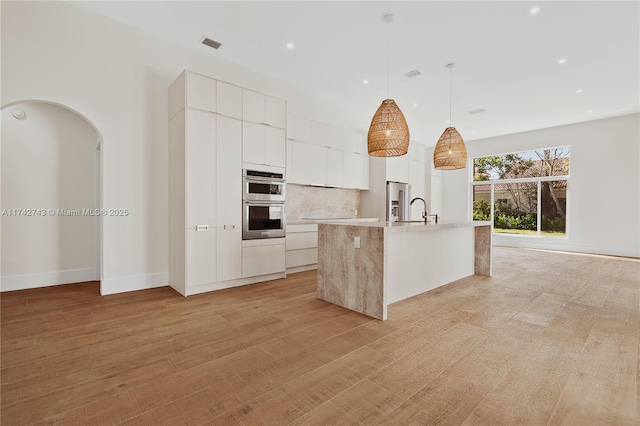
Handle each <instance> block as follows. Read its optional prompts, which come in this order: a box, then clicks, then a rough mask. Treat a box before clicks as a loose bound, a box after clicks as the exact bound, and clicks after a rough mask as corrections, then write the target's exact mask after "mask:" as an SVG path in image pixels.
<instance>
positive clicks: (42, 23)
mask: <svg viewBox="0 0 640 426" xmlns="http://www.w3.org/2000/svg"><path fill="white" fill-rule="evenodd" d="M0 7H1V11H2V27H1V30H2V52H1V53H2V69H1V71H2V91H1V93H2V102H1V104H2V105H7V104H8V103H11V102H17V101H20V100H24V99H43V100H48V101H52V102H56V103H59V104H62V105H66V106H68V107H70V108H72V109H73V110H75V111H78V112H80V113H81V114H83V115H84V116H85V117H87V118H88V119H89V120H90V121H91V123H93V124H94V126H95V127H96V128H97V129H98V131H99V132H100V133H101V134H102V136H103V146H102V151H101V152H102V156H103V170H102V173H103V175H102V185H103V199H102V206H103V207H104V208H113V209H115V208H127V209H129V210H130V212H131V214H130V216H128V217H124V218H123V217H105V218H104V222H103V230H102V231H103V259H102V260H103V277H102V293H103V294H108V293H113V292H118V291H128V290H135V289H142V288H149V287H154V286H162V285H166V284H167V282H168V277H167V270H168V213H167V207H168V204H167V203H168V173H167V166H168V159H167V155H168V145H167V138H168V136H167V127H168V126H167V89H168V87H169V85H170V84H171V83H172V82H173V80H174V79H175V78H176V77H177V76H178V75H179V74H180V72H181V71H182V70H183V69H190V70H192V71H195V72H199V73H201V74H205V75H208V76H211V77H214V78H216V79H219V80H223V81H227V82H230V83H234V84H237V85H240V86H244V87H248V88H251V89H254V90H257V91H261V92H263V93H267V94H269V95H272V96H276V97H279V98H283V99H287V100H288V101H289V102H288V114H289V116H290V115H291V114H295V115H299V116H302V117H307V118H309V119H312V120H316V121H320V122H324V123H328V124H333V125H335V126H337V127H342V128H345V129H349V130H358V131H361V132H364V131H366V130H367V129H366V126H367V125H368V123H369V121H370V119H371V117H370V116H369V114H370V111H359V110H357V109H355V108H354V107H353V106H352V105H348V104H339V103H337V102H335V101H334V100H332V99H327V98H325V97H322V96H321V95H312V94H310V93H307V92H303V91H302V90H300V89H299V88H297V87H295V86H292V85H289V84H286V83H283V82H280V81H278V80H276V79H273V78H270V77H267V76H265V75H262V74H259V73H256V72H253V71H250V70H247V69H245V68H241V67H239V66H237V65H235V64H231V63H227V62H224V61H222V60H220V59H218V58H217V53H216V52H215V51H212V50H211V49H209V48H206V47H204V46H200V45H198V46H194V47H193V48H191V47H187V46H184V45H181V44H178V43H175V42H171V41H168V40H165V39H161V38H158V37H156V36H153V35H150V34H148V33H145V32H142V31H139V30H136V29H133V28H131V27H128V26H126V25H124V24H120V23H118V22H116V21H113V20H110V19H108V18H104V17H101V16H99V15H96V14H94V13H92V12H89V11H87V10H84V9H81V8H78V7H76V6H74V5H72V4H69V3H66V2H1V3H0Z"/></svg>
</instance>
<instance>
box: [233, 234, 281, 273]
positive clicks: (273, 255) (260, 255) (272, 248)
mask: <svg viewBox="0 0 640 426" xmlns="http://www.w3.org/2000/svg"><path fill="white" fill-rule="evenodd" d="M285 250H286V249H285V239H284V238H271V239H266V240H246V241H244V242H243V246H242V276H243V277H245V278H248V277H254V276H257V275H267V274H275V273H279V272H283V271H284V270H285Z"/></svg>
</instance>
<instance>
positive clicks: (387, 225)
mask: <svg viewBox="0 0 640 426" xmlns="http://www.w3.org/2000/svg"><path fill="white" fill-rule="evenodd" d="M319 225H335V226H359V227H368V228H384V229H385V232H425V231H439V230H442V229H452V228H468V227H479V226H491V221H469V222H463V221H444V222H438V223H435V222H428V223H426V224H425V223H424V222H355V223H354V222H352V223H339V222H324V223H319Z"/></svg>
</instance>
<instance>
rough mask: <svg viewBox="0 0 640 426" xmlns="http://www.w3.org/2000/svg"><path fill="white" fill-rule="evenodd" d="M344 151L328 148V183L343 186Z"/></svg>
mask: <svg viewBox="0 0 640 426" xmlns="http://www.w3.org/2000/svg"><path fill="white" fill-rule="evenodd" d="M343 165H344V152H343V151H340V150H337V149H333V148H327V185H329V186H336V187H342V185H343V179H342V175H343V170H342V169H343Z"/></svg>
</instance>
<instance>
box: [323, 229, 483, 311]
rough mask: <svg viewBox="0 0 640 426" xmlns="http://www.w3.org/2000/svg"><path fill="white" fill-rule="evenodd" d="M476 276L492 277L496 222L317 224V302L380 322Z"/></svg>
mask: <svg viewBox="0 0 640 426" xmlns="http://www.w3.org/2000/svg"><path fill="white" fill-rule="evenodd" d="M474 274H475V275H484V276H491V222H480V221H476V222H449V223H447V222H444V223H438V224H433V223H428V224H425V223H422V222H420V223H415V222H411V223H398V222H369V223H346V224H342V223H334V224H323V223H321V224H319V225H318V297H319V298H320V299H323V300H326V301H327V302H331V303H334V304H336V305H340V306H343V307H345V308H348V309H351V310H354V311H356V312H360V313H363V314H365V315H369V316H371V317H374V318H377V319H381V320H386V319H387V306H388V305H389V304H391V303H394V302H398V301H400V300H403V299H407V298H409V297H412V296H415V295H418V294H421V293H424V292H426V291H429V290H433V289H434V288H437V287H440V286H442V285H445V284H448V283H450V282H453V281H456V280H459V279H461V278H465V277H468V276H470V275H474Z"/></svg>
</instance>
